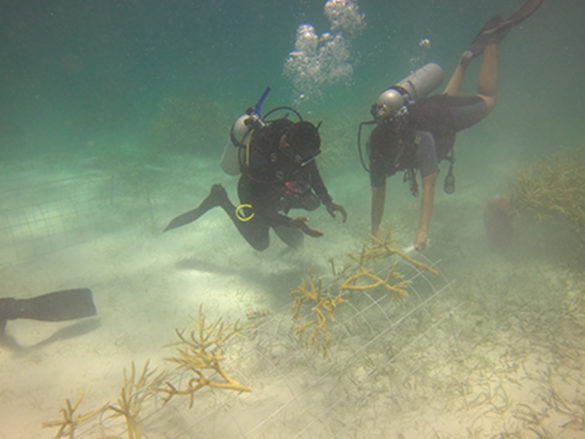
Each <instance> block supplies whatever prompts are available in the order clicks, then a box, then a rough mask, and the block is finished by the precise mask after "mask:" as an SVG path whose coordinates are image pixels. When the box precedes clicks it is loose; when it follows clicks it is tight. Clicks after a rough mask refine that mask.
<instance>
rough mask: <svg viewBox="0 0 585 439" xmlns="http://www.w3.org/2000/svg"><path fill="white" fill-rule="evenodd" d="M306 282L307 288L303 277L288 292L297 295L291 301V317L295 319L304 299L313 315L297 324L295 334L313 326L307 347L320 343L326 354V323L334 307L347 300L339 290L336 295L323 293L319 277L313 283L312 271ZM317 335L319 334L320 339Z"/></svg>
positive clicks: (327, 349)
mask: <svg viewBox="0 0 585 439" xmlns="http://www.w3.org/2000/svg"><path fill="white" fill-rule="evenodd" d="M308 283H309V288H307V283H306V282H305V279H303V280H302V282H301V285H300V286H299V288H297V289H295V290H292V291H291V292H290V294H291V296H297V297H296V298H295V302H294V303H293V310H294V314H293V319H295V320H296V319H297V318H298V316H299V314H300V310H301V307H302V305H303V303H305V302H306V301H309V302H310V303H311V305H312V306H311V310H312V311H313V314H314V315H315V319H314V320H310V321H308V322H306V323H304V324H302V325H300V326H298V327H297V329H296V334H297V335H302V333H303V332H304V330H305V329H307V328H309V327H312V326H314V328H313V332H312V333H311V335H310V336H309V339H308V345H309V347H311V348H314V347H316V346H317V344H318V343H320V344H321V347H322V350H323V355H327V354H328V352H329V344H330V342H331V340H330V338H329V332H328V330H327V324H328V323H329V322H332V321H333V320H334V319H335V317H334V316H335V307H336V306H337V305H339V304H340V303H344V302H347V301H346V300H345V299H342V298H341V291H340V292H339V294H338V295H337V296H336V297H331V296H330V295H329V294H325V295H323V293H322V288H323V285H322V281H321V279H319V280H318V282H317V284H316V285H315V281H314V280H313V273H312V272H309V276H308ZM319 335H321V338H320V341H319Z"/></svg>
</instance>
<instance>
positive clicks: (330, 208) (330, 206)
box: [325, 202, 347, 222]
mask: <svg viewBox="0 0 585 439" xmlns="http://www.w3.org/2000/svg"><path fill="white" fill-rule="evenodd" d="M325 208H326V209H327V212H329V215H331V216H332V217H333V218H335V212H339V213H341V217H342V219H343V222H345V221H346V220H347V212H346V211H345V209H344V208H343V206H341V205H339V204H335V203H333V202H331V203H329V204H327V205H326V206H325Z"/></svg>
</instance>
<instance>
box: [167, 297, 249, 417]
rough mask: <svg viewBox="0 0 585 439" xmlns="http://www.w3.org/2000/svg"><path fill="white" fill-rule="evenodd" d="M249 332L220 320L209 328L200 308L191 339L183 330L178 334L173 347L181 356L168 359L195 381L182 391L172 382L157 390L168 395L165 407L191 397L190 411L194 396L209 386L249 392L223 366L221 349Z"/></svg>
mask: <svg viewBox="0 0 585 439" xmlns="http://www.w3.org/2000/svg"><path fill="white" fill-rule="evenodd" d="M247 328H248V327H243V328H242V327H240V326H239V321H235V322H233V323H229V324H225V323H224V322H223V321H222V320H221V319H218V320H216V321H215V322H214V323H211V324H206V322H205V315H204V314H203V310H202V308H201V307H199V314H198V316H197V325H196V328H195V329H193V330H191V332H190V333H189V335H188V336H187V335H185V331H184V330H183V331H179V330H177V329H176V330H175V332H176V334H177V337H178V338H179V341H177V342H175V343H173V344H172V345H178V346H179V348H178V349H177V353H178V355H177V356H174V357H171V358H167V359H166V360H167V361H170V362H173V363H176V364H177V368H178V369H182V370H186V371H189V372H191V373H192V374H193V377H192V378H191V379H189V381H188V382H187V385H186V387H184V388H182V389H181V388H177V387H176V386H175V385H173V384H172V383H171V382H170V381H167V382H166V383H165V385H166V388H157V389H156V390H157V391H159V392H161V393H164V394H166V397H165V399H164V401H165V403H166V402H168V401H170V400H171V398H173V397H174V396H189V407H192V406H193V398H194V394H195V392H197V391H198V390H200V389H202V388H204V387H206V386H209V387H215V388H218V389H229V390H235V391H238V392H250V391H251V389H250V388H249V387H247V386H244V385H242V384H240V383H239V382H238V381H236V380H235V379H233V378H232V377H230V376H229V375H228V374H227V372H226V371H225V370H224V368H223V366H222V362H223V361H224V360H225V357H224V356H223V351H222V345H224V344H225V342H226V341H227V340H228V339H230V338H231V337H233V336H242V333H241V331H243V330H244V329H247Z"/></svg>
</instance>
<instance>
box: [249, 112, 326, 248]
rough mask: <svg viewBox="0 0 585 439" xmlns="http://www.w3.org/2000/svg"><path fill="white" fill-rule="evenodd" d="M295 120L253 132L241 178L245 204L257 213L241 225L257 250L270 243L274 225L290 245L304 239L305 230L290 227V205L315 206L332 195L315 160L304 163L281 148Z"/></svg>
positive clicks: (307, 207) (294, 206)
mask: <svg viewBox="0 0 585 439" xmlns="http://www.w3.org/2000/svg"><path fill="white" fill-rule="evenodd" d="M292 124H293V122H291V121H290V120H288V119H286V118H283V119H279V120H276V121H274V122H272V123H271V124H270V125H268V126H266V127H265V128H261V129H256V130H255V131H254V132H253V133H252V139H251V145H250V159H249V165H247V164H242V166H241V168H242V176H241V177H240V180H239V182H238V197H239V199H240V203H241V204H249V205H251V206H252V208H251V213H253V214H254V217H253V218H252V219H251V220H250V221H246V222H245V223H244V224H240V226H243V227H238V228H239V229H240V232H242V234H243V235H244V237H245V238H246V240H247V241H248V242H249V243H250V244H251V245H252V246H253V247H254V248H256V249H257V250H263V249H264V248H266V247H268V243H269V237H268V231H269V229H270V227H273V228H274V230H275V232H276V233H277V235H278V236H279V237H280V238H281V239H282V240H283V241H284V242H286V243H287V244H288V245H291V246H295V245H298V244H299V243H300V241H301V240H302V235H303V232H301V231H300V230H298V229H293V228H290V227H289V225H290V221H291V218H290V217H288V216H287V213H288V212H289V210H290V209H297V208H298V209H305V210H314V209H316V208H317V207H319V205H320V204H321V202H323V203H325V204H327V203H329V202H331V197H330V196H329V193H328V192H327V188H326V187H325V184H324V183H323V179H322V178H321V175H320V174H319V170H318V169H317V165H316V163H315V162H314V161H312V162H310V163H307V164H306V165H305V166H300V165H299V164H298V163H296V162H295V160H294V159H293V157H292V156H290V155H287V154H285V153H284V152H283V151H282V150H281V149H280V148H279V144H280V139H281V137H282V136H283V135H284V133H285V132H286V130H287V129H288V128H289V127H290V126H291V125H292Z"/></svg>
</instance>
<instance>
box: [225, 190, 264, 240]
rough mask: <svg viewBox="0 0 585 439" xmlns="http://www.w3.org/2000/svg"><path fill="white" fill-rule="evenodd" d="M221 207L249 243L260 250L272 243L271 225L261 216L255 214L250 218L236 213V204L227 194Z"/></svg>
mask: <svg viewBox="0 0 585 439" xmlns="http://www.w3.org/2000/svg"><path fill="white" fill-rule="evenodd" d="M221 207H222V208H223V210H224V211H225V213H226V214H227V215H228V216H229V217H230V219H231V220H232V223H233V224H234V226H236V228H237V229H238V232H240V235H242V236H243V237H244V239H245V240H246V241H248V244H250V245H251V246H252V247H254V249H255V250H258V251H262V250H266V249H267V248H268V245H269V244H270V236H269V234H268V231H269V229H270V226H269V224H268V223H266V222H265V221H263V219H262V217H261V216H259V215H255V216H253V217H251V218H250V219H247V218H245V217H241V216H238V215H237V214H236V206H234V205H233V204H232V202H231V201H230V200H229V198H228V197H227V194H226V197H225V201H224V202H223V203H222V205H221Z"/></svg>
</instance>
